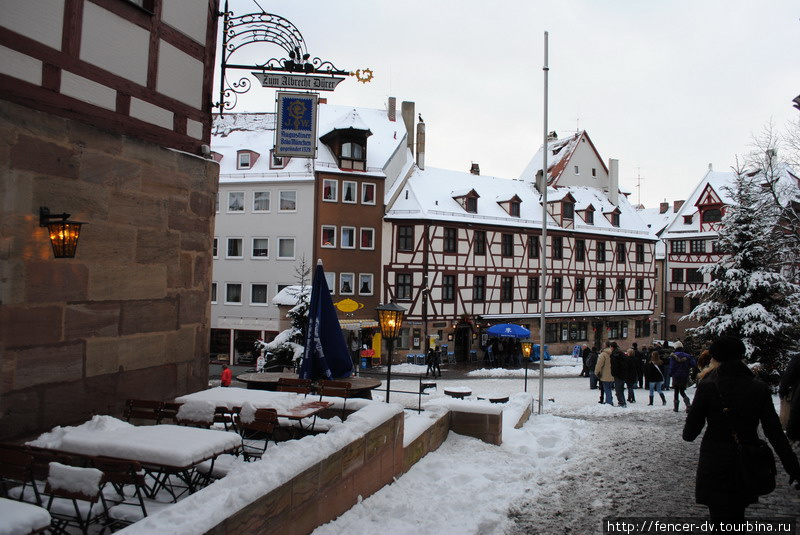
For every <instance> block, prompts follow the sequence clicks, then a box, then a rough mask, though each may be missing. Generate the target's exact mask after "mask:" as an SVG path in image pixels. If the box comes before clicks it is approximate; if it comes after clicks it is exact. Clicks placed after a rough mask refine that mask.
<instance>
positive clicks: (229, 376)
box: [219, 364, 233, 386]
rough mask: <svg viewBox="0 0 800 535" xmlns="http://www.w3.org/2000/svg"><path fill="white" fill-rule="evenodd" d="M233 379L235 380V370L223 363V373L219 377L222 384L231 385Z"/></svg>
mask: <svg viewBox="0 0 800 535" xmlns="http://www.w3.org/2000/svg"><path fill="white" fill-rule="evenodd" d="M231 381H233V372H232V371H231V369H230V368H228V366H227V365H226V364H223V365H222V374H221V375H220V378H219V384H220V385H222V386H231Z"/></svg>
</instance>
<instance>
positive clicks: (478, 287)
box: [472, 275, 486, 301]
mask: <svg viewBox="0 0 800 535" xmlns="http://www.w3.org/2000/svg"><path fill="white" fill-rule="evenodd" d="M472 299H473V301H484V300H485V299H486V277H485V276H484V275H475V277H474V278H473V279H472Z"/></svg>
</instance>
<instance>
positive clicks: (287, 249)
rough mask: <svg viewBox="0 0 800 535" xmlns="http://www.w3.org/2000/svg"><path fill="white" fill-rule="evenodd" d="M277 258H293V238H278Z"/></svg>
mask: <svg viewBox="0 0 800 535" xmlns="http://www.w3.org/2000/svg"><path fill="white" fill-rule="evenodd" d="M278 259H279V260H294V238H278Z"/></svg>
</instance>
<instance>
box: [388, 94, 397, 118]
mask: <svg viewBox="0 0 800 535" xmlns="http://www.w3.org/2000/svg"><path fill="white" fill-rule="evenodd" d="M388 111H389V120H390V121H392V122H394V121H396V120H397V98H396V97H389V110H388Z"/></svg>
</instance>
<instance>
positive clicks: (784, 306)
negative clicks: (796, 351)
mask: <svg viewBox="0 0 800 535" xmlns="http://www.w3.org/2000/svg"><path fill="white" fill-rule="evenodd" d="M762 182H763V175H761V174H760V173H759V174H748V173H745V172H744V171H743V170H741V169H737V170H736V178H735V180H734V182H733V184H732V185H731V186H728V187H726V188H725V189H726V191H727V192H728V194H729V195H730V197H731V200H732V204H731V205H730V206H729V207H728V208H727V211H726V214H725V216H724V217H723V219H722V221H721V223H720V228H719V242H720V243H719V245H720V246H721V250H722V251H723V252H724V253H726V255H725V256H724V257H723V258H722V260H721V261H720V262H719V263H717V264H708V265H706V266H703V267H702V268H700V270H701V272H702V273H708V274H710V275H711V282H710V283H709V284H708V285H707V286H706V287H705V288H703V289H700V290H695V291H693V292H690V293H689V294H688V296H689V297H698V298H700V300H701V303H700V305H699V306H697V307H696V308H695V309H694V310H693V311H692V312H691V313H690V314H688V315H687V316H685V318H688V319H691V320H694V321H697V322H699V323H700V326H699V327H696V328H694V329H690V330H689V333H690V335H692V336H697V337H698V338H700V339H701V340H703V341H711V340H714V339H715V338H717V337H718V336H721V335H723V334H729V335H734V336H738V337H740V338H742V339H743V340H744V343H745V346H746V347H747V359H748V360H749V361H750V362H753V363H756V362H757V363H759V364H760V365H761V367H762V370H763V371H764V372H765V373H768V374H769V373H773V372H774V371H776V370H780V369H781V368H782V367H783V364H784V362H785V360H786V358H787V354H788V352H789V351H790V350H792V349H793V348H794V347H795V340H796V338H797V334H798V328H797V320H798V318H800V286H798V285H796V284H794V283H792V282H790V281H789V280H788V279H787V277H786V276H785V275H784V274H783V272H782V269H781V266H782V264H783V256H784V254H785V253H786V246H785V244H786V240H785V236H783V235H782V232H781V229H780V227H778V226H777V222H778V218H779V215H780V210H779V209H778V208H777V207H776V206H775V204H774V203H771V202H770V199H769V198H768V196H767V195H765V192H764V188H763V187H762Z"/></svg>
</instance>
